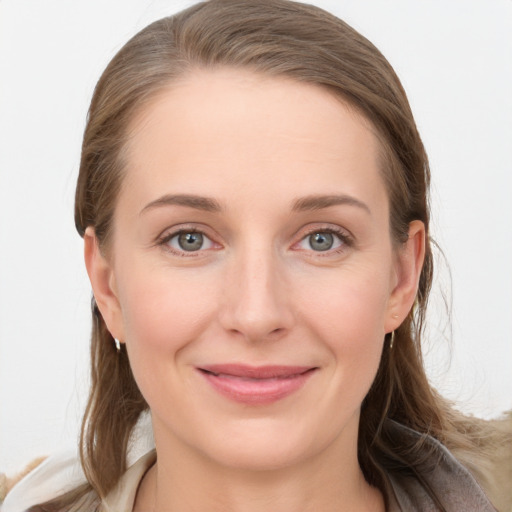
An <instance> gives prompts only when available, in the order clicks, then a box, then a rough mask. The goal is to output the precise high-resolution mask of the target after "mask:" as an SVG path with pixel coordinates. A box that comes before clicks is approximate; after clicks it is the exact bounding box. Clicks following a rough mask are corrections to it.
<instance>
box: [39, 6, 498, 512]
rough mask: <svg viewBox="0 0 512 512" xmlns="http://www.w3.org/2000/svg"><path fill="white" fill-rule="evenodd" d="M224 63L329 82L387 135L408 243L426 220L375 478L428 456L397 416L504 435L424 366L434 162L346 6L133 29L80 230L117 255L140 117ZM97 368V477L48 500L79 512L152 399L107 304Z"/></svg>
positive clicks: (108, 92) (392, 357) (394, 206)
mask: <svg viewBox="0 0 512 512" xmlns="http://www.w3.org/2000/svg"><path fill="white" fill-rule="evenodd" d="M222 66H227V67H231V68H235V69H246V70H251V71H253V72H255V73H261V74H264V75H267V76H282V77H288V78H291V79H295V80H297V81H301V82H307V83H311V84H316V85H318V86H319V87H322V88H324V89H325V90H326V91H329V92H330V93H331V94H334V95H335V96H337V97H339V99H340V100H341V101H343V102H345V103H348V104H349V105H351V106H352V107H353V108H355V109H356V110H357V111H358V112H359V113H360V114H361V115H363V116H364V117H366V118H367V119H368V120H369V121H370V122H371V123H372V124H373V125H374V126H375V128H376V131H377V134H378V137H379V139H380V142H381V146H382V174H383V177H384V180H385V182H386V185H387V190H388V195H389V201H390V226H391V234H392V238H393V240H394V243H395V245H396V247H397V248H398V247H399V246H400V244H402V243H403V242H404V241H405V240H407V237H408V226H409V223H410V222H411V221H413V220H421V221H422V222H423V223H424V225H425V229H426V233H427V241H426V257H425V263H424V266H423V269H422V272H421V278H420V283H419V290H418V295H417V299H416V304H415V306H414V309H413V310H412V311H411V312H410V314H409V315H408V317H407V318H406V320H405V321H404V322H403V324H402V325H401V326H400V327H399V329H398V330H397V331H396V339H395V341H394V347H393V350H392V351H391V350H390V349H389V343H386V344H385V349H384V352H383V355H382V360H381V364H380V368H379V370H378V374H377V377H376V379H375V382H374V384H373V386H372V388H371V390H370V392H369V393H368V396H367V397H366V399H365V401H364V403H363V405H362V412H361V421H360V432H359V447H358V448H359V461H360V464H361V467H362V469H363V472H364V474H365V476H366V478H367V480H368V481H369V482H370V483H372V484H374V485H376V486H378V487H380V488H381V489H384V482H383V473H385V472H387V471H392V470H395V471H400V460H402V457H401V455H402V454H401V453H400V451H401V450H402V451H403V450H404V449H408V450H409V451H410V452H411V453H409V459H411V457H412V458H413V460H414V457H415V456H416V457H418V460H419V458H420V457H421V450H418V446H415V447H401V446H395V445H394V444H393V442H392V440H391V439H390V438H389V436H388V435H387V433H386V421H387V420H388V419H393V420H396V421H398V422H400V423H403V424H405V425H407V426H410V427H412V428H413V429H415V430H417V431H419V432H420V433H424V434H430V435H432V436H434V437H436V438H438V439H439V440H440V441H441V442H444V443H445V444H446V445H447V446H448V447H449V448H451V449H454V451H456V452H457V450H458V453H459V454H462V455H461V457H463V454H464V453H465V450H466V451H467V450H468V449H469V450H471V449H473V448H475V447H476V448H477V449H479V450H480V452H481V453H482V450H483V446H482V443H481V442H480V440H481V436H482V433H483V432H485V435H486V436H487V437H489V438H491V437H492V435H491V429H486V427H485V425H484V424H483V423H482V422H478V425H479V427H478V428H476V427H475V425H477V422H476V421H472V420H468V419H466V418H464V417H463V416H462V415H460V414H458V413H456V412H454V411H453V409H452V408H451V406H450V404H448V403H447V402H446V401H445V400H444V399H442V398H441V397H440V396H439V395H438V394H437V393H436V392H435V390H433V389H432V387H431V386H430V384H429V383H428V380H427V377H426V375H425V371H424V367H423V361H422V353H421V337H422V327H423V322H424V318H425V312H426V307H427V301H428V295H429V292H430V287H431V283H432V273H433V260H432V251H431V245H430V240H429V239H428V233H429V205H428V188H429V181H430V173H429V165H428V160H427V156H426V154H425V150H424V148H423V144H422V142H421V139H420V136H419V134H418V131H417V129H416V125H415V122H414V119H413V116H412V113H411V110H410V107H409V104H408V101H407V98H406V95H405V92H404V90H403V88H402V86H401V84H400V82H399V80H398V78H397V77H396V75H395V73H394V71H393V69H392V68H391V66H390V65H389V63H388V62H387V61H386V59H385V58H384V57H383V56H382V55H381V53H380V52H379V51H378V50H377V49H376V48H375V47H374V46H373V45H372V44H371V43H370V42H369V41H368V40H366V39H365V38H364V37H363V36H361V35H360V34H358V33H357V32H356V31H355V30H353V29H352V28H351V27H349V26H348V25H347V24H346V23H344V22H343V21H341V20H339V19H337V18H336V17H334V16H332V15H330V14H328V13H326V12H324V11H322V10H321V9H318V8H316V7H313V6H310V5H305V4H300V3H293V2H289V1H286V0H211V1H209V2H204V3H201V4H198V5H196V6H193V7H191V8H189V9H187V10H185V11H183V12H181V13H179V14H177V15H175V16H173V17H170V18H165V19H163V20H160V21H157V22H155V23H153V24H152V25H150V26H149V27H147V28H145V29H144V30H143V31H141V32H140V33H139V34H137V35H136V36H135V37H134V38H132V39H131V40H130V41H129V42H128V43H127V44H126V45H125V46H124V47H123V48H122V49H121V50H120V52H119V53H118V54H117V55H116V57H115V58H114V59H113V60H112V62H111V63H110V64H109V66H108V67H107V69H106V70H105V72H104V73H103V75H102V77H101V79H100V81H99V82H98V85H97V87H96V90H95V93H94V96H93V100H92V103H91V107H90V110H89V116H88V122H87V126H86V130H85V134H84V141H83V146H82V158H81V163H80V173H79V178H78V184H77V189H76V204H75V223H76V227H77V230H78V232H79V233H80V235H81V236H83V235H84V232H85V229H86V228H87V227H88V226H92V227H93V228H94V230H95V233H96V236H97V237H98V240H99V243H100V247H101V248H102V250H104V251H106V252H108V243H109V235H110V232H111V228H112V218H113V212H114V208H115V205H116V200H117V195H118V192H119V190H120V188H121V182H122V176H123V170H124V165H125V155H124V152H123V148H124V146H125V142H126V136H127V129H128V126H129V123H130V121H131V120H132V119H133V117H134V116H135V114H136V113H137V112H138V111H139V110H140V109H142V108H144V105H145V103H146V102H147V101H148V100H150V99H151V98H153V97H154V96H155V95H156V94H157V93H158V92H159V91H161V90H162V89H163V88H168V87H169V86H171V87H172V83H173V81H175V80H176V79H177V78H179V77H180V76H183V75H185V74H186V73H187V72H188V71H189V70H191V69H193V68H194V67H201V68H206V69H213V68H216V67H222ZM91 365H92V367H91V375H92V385H91V392H90V397H89V402H88V405H87V410H86V413H85V416H84V421H83V426H82V434H81V440H80V443H81V453H82V465H83V467H84V470H85V474H86V475H87V478H88V481H89V483H90V487H84V488H83V489H80V490H77V491H75V492H74V493H73V494H70V495H68V496H67V497H62V499H61V500H57V501H55V502H54V503H53V508H49V509H48V510H50V509H51V510H64V509H65V510H67V511H69V510H70V508H69V507H67V506H66V503H67V504H69V503H75V505H76V503H78V501H77V500H78V498H77V496H82V498H80V499H85V498H83V496H90V497H91V496H93V497H94V496H96V497H97V496H99V497H103V496H105V495H106V494H107V493H108V492H109V490H110V489H112V487H113V486H114V485H115V484H116V482H117V481H118V480H119V478H120V476H121V475H122V474H123V472H124V471H125V468H126V453H127V445H128V441H129V438H130V434H131V432H132V430H133V427H134V425H135V423H136V422H137V419H138V418H139V416H140V414H141V412H142V411H144V410H145V409H146V408H147V405H146V403H145V401H144V399H143V397H142V396H141V394H140V391H139V390H138V388H137V385H136V382H135V381H134V378H133V375H132V373H131V370H130V365H129V361H128V357H127V354H126V352H125V351H124V349H123V350H122V351H121V353H120V354H118V353H116V350H115V348H114V344H113V340H112V337H111V336H110V334H109V332H108V331H107V329H106V326H105V323H104V321H103V319H102V317H101V314H100V313H99V311H98V310H97V308H96V306H95V305H94V303H93V330H92V345H91ZM461 432H462V433H463V435H461ZM465 433H467V434H468V435H465ZM479 442H480V445H479ZM482 460H484V457H482ZM474 466H476V465H475V464H474ZM91 489H93V490H91ZM88 493H89V494H88ZM90 499H91V500H92V501H94V499H96V498H94V499H93V498H90ZM73 500H75V501H73ZM92 501H91V502H92ZM59 507H61V508H59Z"/></svg>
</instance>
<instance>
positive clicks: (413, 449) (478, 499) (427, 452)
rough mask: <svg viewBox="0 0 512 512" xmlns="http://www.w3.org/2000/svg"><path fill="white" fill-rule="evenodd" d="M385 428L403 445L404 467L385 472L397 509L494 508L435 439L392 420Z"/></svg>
mask: <svg viewBox="0 0 512 512" xmlns="http://www.w3.org/2000/svg"><path fill="white" fill-rule="evenodd" d="M387 429H388V432H389V433H390V435H391V436H392V437H393V438H395V440H396V443H397V446H402V447H406V449H405V450H402V452H401V454H402V461H403V462H404V468H405V470H401V471H396V472H393V473H392V474H389V475H388V477H389V479H390V482H391V486H392V489H393V491H394V494H395V497H396V499H397V502H398V503H399V505H400V510H418V511H423V510H445V511H446V512H459V511H461V510H464V511H465V512H495V510H496V509H495V508H494V506H493V504H492V503H491V501H490V500H489V498H488V497H487V495H486V494H485V492H484V491H483V489H482V487H481V486H480V484H479V483H478V482H477V480H476V479H475V477H474V476H473V475H472V474H471V473H470V471H469V470H468V469H467V468H466V467H465V466H464V465H463V464H461V462H460V461H459V460H458V459H457V458H456V457H455V456H454V455H453V454H452V453H451V452H450V451H449V450H448V449H447V448H446V447H445V446H443V445H442V444H441V443H440V442H439V441H437V440H436V439H434V438H432V437H430V436H428V435H425V434H421V433H419V432H416V431H414V430H412V429H410V428H408V427H405V426H403V425H400V424H399V423H396V422H393V421H391V422H389V423H388V424H387Z"/></svg>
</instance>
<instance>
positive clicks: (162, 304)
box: [119, 265, 217, 374]
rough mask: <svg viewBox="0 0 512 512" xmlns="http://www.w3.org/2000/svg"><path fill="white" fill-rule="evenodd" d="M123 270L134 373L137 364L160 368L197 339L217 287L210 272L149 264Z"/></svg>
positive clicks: (124, 309)
mask: <svg viewBox="0 0 512 512" xmlns="http://www.w3.org/2000/svg"><path fill="white" fill-rule="evenodd" d="M128 268H129V269H130V270H129V275H120V276H119V277H120V282H123V283H125V286H124V287H123V288H122V289H121V290H120V293H119V295H120V299H121V309H122V315H123V322H124V328H125V335H126V340H125V341H126V343H127V346H128V349H129V353H130V358H131V361H132V367H133V370H134V373H135V372H136V371H137V367H138V366H141V367H142V368H146V370H145V371H144V372H143V373H144V374H147V373H150V372H148V371H147V368H158V367H162V366H164V365H165V364H166V363H169V362H172V361H173V360H174V359H175V358H176V356H177V355H178V353H179V352H180V351H181V350H182V349H183V348H184V347H186V346H187V345H189V344H190V343H191V342H193V341H194V340H196V339H197V338H198V337H199V336H200V335H201V333H202V332H203V331H204V328H205V325H207V324H208V323H209V322H210V321H211V318H212V316H213V315H214V305H215V304H216V303H217V301H216V297H215V290H216V287H215V286H214V283H213V282H211V281H212V280H211V279H209V280H208V278H207V276H200V275H199V276H198V275H196V276H195V277H194V278H193V279H191V277H190V274H189V273H186V272H183V273H179V272H171V271H170V270H169V269H162V268H161V267H160V268H154V269H152V270H148V268H147V265H145V266H142V265H141V268H140V270H139V269H138V267H137V265H130V266H128Z"/></svg>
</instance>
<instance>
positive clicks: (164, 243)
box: [156, 227, 354, 258]
mask: <svg viewBox="0 0 512 512" xmlns="http://www.w3.org/2000/svg"><path fill="white" fill-rule="evenodd" d="M189 233H190V234H193V233H198V234H200V235H202V236H203V237H205V238H206V239H208V240H210V242H211V243H212V244H215V242H213V241H212V240H211V238H210V237H209V236H208V235H207V234H206V233H205V231H203V230H201V229H198V228H197V227H190V228H186V227H184V228H180V229H179V230H177V231H173V232H172V233H167V234H165V235H163V236H161V237H159V238H158V240H157V243H156V245H158V246H160V247H162V248H164V249H165V250H167V251H169V252H170V253H172V254H174V255H176V256H181V257H185V258H190V257H198V256H200V255H201V253H202V252H203V251H204V250H208V249H200V250H197V251H185V250H176V249H174V248H173V247H171V246H170V245H169V242H170V241H171V240H172V239H173V238H175V237H177V236H179V235H182V234H189ZM316 233H329V234H332V235H334V236H336V237H337V238H338V239H339V241H340V242H341V246H340V247H338V248H335V249H328V250H326V251H314V250H313V249H311V250H305V251H306V252H311V253H314V254H315V255H316V256H320V257H326V256H332V255H333V254H340V253H342V252H344V251H346V250H347V249H348V248H350V247H353V245H354V239H353V237H352V235H350V234H349V233H347V231H345V230H343V229H337V228H333V227H317V228H315V229H310V230H308V231H307V232H306V233H305V234H304V235H303V236H302V237H301V239H300V240H299V241H298V242H296V243H294V244H293V246H296V245H298V244H300V243H301V242H303V241H304V240H306V239H307V238H308V237H310V236H311V235H314V234H316ZM293 246H292V247H293Z"/></svg>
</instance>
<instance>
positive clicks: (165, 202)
mask: <svg viewBox="0 0 512 512" xmlns="http://www.w3.org/2000/svg"><path fill="white" fill-rule="evenodd" d="M160 206H187V207H188V208H195V209H196V210H203V211H206V212H214V213H216V212H220V211H221V210H222V207H221V206H220V204H219V202H218V201H216V200H215V199H212V198H210V197H202V196H196V195H192V194H166V195H164V196H162V197H159V198H158V199H155V200H154V201H151V202H150V203H148V204H147V205H146V206H144V208H143V209H142V210H141V212H140V214H143V213H144V212H146V211H148V210H153V209H154V208H158V207H160Z"/></svg>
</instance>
